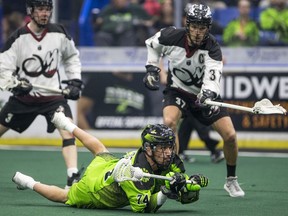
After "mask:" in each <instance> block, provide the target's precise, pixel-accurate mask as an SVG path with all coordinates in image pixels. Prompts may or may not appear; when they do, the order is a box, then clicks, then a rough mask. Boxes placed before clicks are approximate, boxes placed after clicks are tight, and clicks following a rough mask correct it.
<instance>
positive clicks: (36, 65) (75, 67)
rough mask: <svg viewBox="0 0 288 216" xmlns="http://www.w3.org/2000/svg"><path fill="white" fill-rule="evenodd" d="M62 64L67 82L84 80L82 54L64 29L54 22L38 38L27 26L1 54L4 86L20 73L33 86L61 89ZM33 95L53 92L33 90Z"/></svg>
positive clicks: (2, 82)
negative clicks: (82, 75) (60, 71)
mask: <svg viewBox="0 0 288 216" xmlns="http://www.w3.org/2000/svg"><path fill="white" fill-rule="evenodd" d="M61 64H62V65H63V68H64V70H65V73H66V75H67V77H65V79H81V63H80V59H79V52H78V50H77V49H76V47H75V44H74V41H73V40H72V38H71V37H70V36H69V35H68V34H67V33H66V31H65V29H64V28H63V26H61V25H59V24H52V23H50V24H48V25H47V27H46V28H45V29H44V31H43V32H42V33H41V35H36V34H35V33H33V32H31V30H30V29H29V28H28V26H27V25H25V26H23V27H21V28H19V29H18V30H16V31H15V32H14V33H13V34H12V35H11V36H10V38H9V39H8V40H7V42H6V43H5V45H4V48H3V50H2V52H1V54H0V84H1V86H5V83H6V82H9V80H11V79H12V76H13V73H16V74H18V75H19V77H23V78H27V79H28V80H29V81H30V82H31V83H32V84H33V83H35V84H36V83H37V84H38V85H42V86H47V87H49V88H56V89H59V88H60V83H61V80H62V79H63V77H60V73H59V69H60V65H61ZM61 78H62V79H61ZM30 95H31V96H35V97H38V96H51V95H53V93H51V92H48V91H45V90H40V89H36V88H33V90H32V91H31V92H30Z"/></svg>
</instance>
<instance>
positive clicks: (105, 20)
mask: <svg viewBox="0 0 288 216" xmlns="http://www.w3.org/2000/svg"><path fill="white" fill-rule="evenodd" d="M152 25H153V21H152V19H151V16H149V15H148V14H147V12H146V11H145V10H144V9H143V7H141V6H140V5H138V4H134V3H130V2H129V0H111V2H110V3H109V4H108V5H106V6H105V7H104V8H103V9H102V10H101V11H100V13H99V16H98V17H97V19H96V23H95V27H96V29H95V30H96V34H95V44H96V46H137V45H143V46H144V41H145V39H146V38H147V37H148V35H149V31H148V30H149V28H150V27H151V26H152Z"/></svg>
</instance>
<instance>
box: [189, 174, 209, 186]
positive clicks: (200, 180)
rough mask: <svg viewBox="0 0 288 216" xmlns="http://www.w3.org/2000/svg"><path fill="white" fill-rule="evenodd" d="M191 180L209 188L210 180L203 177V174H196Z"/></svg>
mask: <svg viewBox="0 0 288 216" xmlns="http://www.w3.org/2000/svg"><path fill="white" fill-rule="evenodd" d="M189 179H190V180H192V181H193V182H195V183H197V184H198V185H200V186H201V188H202V187H207V186H208V183H209V179H208V178H207V177H206V176H204V175H202V174H196V175H192V176H190V178H189Z"/></svg>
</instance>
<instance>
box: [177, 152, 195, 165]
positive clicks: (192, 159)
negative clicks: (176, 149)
mask: <svg viewBox="0 0 288 216" xmlns="http://www.w3.org/2000/svg"><path fill="white" fill-rule="evenodd" d="M179 157H180V159H181V160H182V161H184V162H188V163H195V161H196V159H195V158H193V157H188V156H187V155H185V154H179Z"/></svg>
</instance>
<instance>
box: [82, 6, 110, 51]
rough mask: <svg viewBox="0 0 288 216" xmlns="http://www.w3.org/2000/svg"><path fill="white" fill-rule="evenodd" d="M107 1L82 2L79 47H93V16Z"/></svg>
mask: <svg viewBox="0 0 288 216" xmlns="http://www.w3.org/2000/svg"><path fill="white" fill-rule="evenodd" d="M109 2H110V1H109V0H84V1H83V5H82V8H81V13H80V16H79V20H78V22H79V45H80V46H93V45H94V40H93V37H94V30H93V23H92V20H93V16H95V13H93V12H96V11H99V10H100V9H102V8H103V7H104V6H105V5H106V4H108V3H109Z"/></svg>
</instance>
